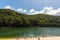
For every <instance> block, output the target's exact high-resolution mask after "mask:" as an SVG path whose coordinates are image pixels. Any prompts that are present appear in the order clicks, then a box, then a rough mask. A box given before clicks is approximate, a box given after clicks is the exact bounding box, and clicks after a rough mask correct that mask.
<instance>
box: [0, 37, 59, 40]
mask: <svg viewBox="0 0 60 40" xmlns="http://www.w3.org/2000/svg"><path fill="white" fill-rule="evenodd" d="M38 38H39V39H40V40H60V37H32V38H19V39H16V38H9V39H1V38H0V40H38Z"/></svg>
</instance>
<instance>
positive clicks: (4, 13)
mask: <svg viewBox="0 0 60 40" xmlns="http://www.w3.org/2000/svg"><path fill="white" fill-rule="evenodd" d="M1 27H60V16H52V15H46V14H36V15H27V14H23V13H18V12H16V11H14V10H10V9H0V28H1Z"/></svg>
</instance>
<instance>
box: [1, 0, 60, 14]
mask: <svg viewBox="0 0 60 40" xmlns="http://www.w3.org/2000/svg"><path fill="white" fill-rule="evenodd" d="M0 8H5V9H6V8H9V9H14V10H15V11H18V12H23V13H26V14H38V13H43V14H49V15H60V0H0Z"/></svg>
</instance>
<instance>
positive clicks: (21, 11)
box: [16, 8, 27, 13]
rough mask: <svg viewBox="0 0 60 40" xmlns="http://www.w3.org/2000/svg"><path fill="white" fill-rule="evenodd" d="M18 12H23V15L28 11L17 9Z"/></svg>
mask: <svg viewBox="0 0 60 40" xmlns="http://www.w3.org/2000/svg"><path fill="white" fill-rule="evenodd" d="M16 11H18V12H22V13H26V12H27V10H26V9H22V8H19V9H17V10H16Z"/></svg>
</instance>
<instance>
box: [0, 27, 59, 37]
mask: <svg viewBox="0 0 60 40" xmlns="http://www.w3.org/2000/svg"><path fill="white" fill-rule="evenodd" d="M16 36H20V37H33V36H60V28H46V27H43V28H41V27H37V28H12V29H0V37H16Z"/></svg>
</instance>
